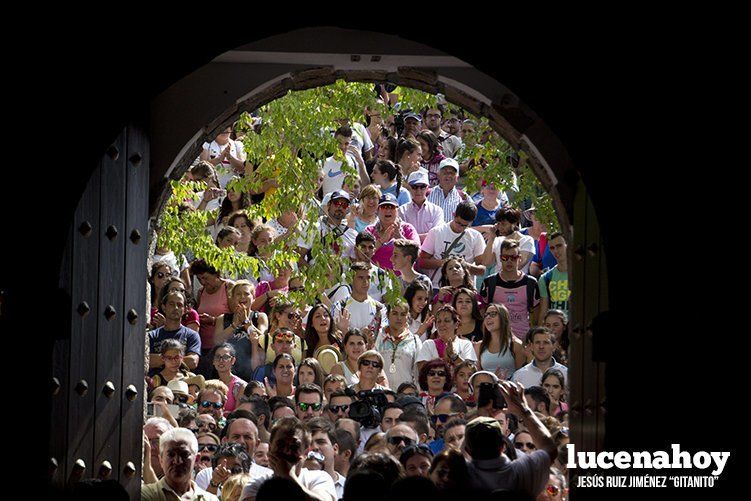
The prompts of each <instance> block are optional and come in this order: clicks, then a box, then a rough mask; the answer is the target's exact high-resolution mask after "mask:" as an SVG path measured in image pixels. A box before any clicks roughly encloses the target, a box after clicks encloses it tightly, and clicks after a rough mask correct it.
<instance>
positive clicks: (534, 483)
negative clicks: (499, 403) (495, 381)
mask: <svg viewBox="0 0 751 501" xmlns="http://www.w3.org/2000/svg"><path fill="white" fill-rule="evenodd" d="M500 388H501V394H502V396H503V398H504V400H505V401H506V404H507V405H508V411H509V412H510V413H512V414H513V415H515V416H516V417H517V419H518V420H519V422H520V423H521V424H522V425H523V426H524V427H525V428H526V429H527V432H528V433H529V434H530V436H531V437H532V441H533V442H534V443H535V444H537V446H538V449H537V450H536V451H534V452H532V453H531V454H521V455H519V456H517V458H516V459H515V460H514V461H511V460H510V459H509V458H508V456H507V455H506V454H505V448H506V443H505V441H504V435H503V430H502V429H501V425H500V423H499V422H498V421H497V420H495V419H493V418H490V417H478V418H475V419H473V420H472V421H470V422H469V424H467V427H466V430H465V436H464V441H465V446H466V449H467V452H468V453H469V454H470V455H471V456H472V462H471V463H470V464H469V465H468V467H469V473H470V487H472V488H475V489H478V490H481V491H484V492H490V491H494V490H496V489H508V490H513V491H520V492H523V493H524V494H526V495H527V496H529V497H530V498H534V497H535V496H537V495H538V494H539V493H541V492H542V491H543V490H544V489H545V487H546V486H547V484H548V473H549V469H550V465H551V464H552V462H553V461H554V460H555V458H556V457H557V456H558V449H557V448H556V445H555V441H554V440H553V438H552V437H551V436H550V432H549V431H548V430H547V428H545V426H544V425H543V424H542V423H541V422H540V420H539V419H538V418H537V416H536V415H535V413H534V412H532V409H530V408H529V406H528V405H527V402H526V400H525V399H524V387H523V386H521V385H518V384H516V383H512V382H509V381H502V382H501V383H500Z"/></svg>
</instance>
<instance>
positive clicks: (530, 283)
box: [526, 275, 550, 311]
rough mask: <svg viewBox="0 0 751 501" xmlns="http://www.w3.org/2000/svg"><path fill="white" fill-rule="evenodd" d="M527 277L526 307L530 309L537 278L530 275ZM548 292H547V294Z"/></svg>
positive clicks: (535, 290) (532, 303)
mask: <svg viewBox="0 0 751 501" xmlns="http://www.w3.org/2000/svg"><path fill="white" fill-rule="evenodd" d="M526 277H527V309H528V310H530V311H531V310H532V308H533V305H534V301H535V292H537V280H536V279H535V277H533V276H532V275H526ZM549 295H550V294H548V296H549Z"/></svg>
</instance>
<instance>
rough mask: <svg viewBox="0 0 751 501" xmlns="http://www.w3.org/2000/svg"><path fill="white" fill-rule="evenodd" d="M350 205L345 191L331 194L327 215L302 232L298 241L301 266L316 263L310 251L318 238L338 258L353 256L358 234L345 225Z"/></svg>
mask: <svg viewBox="0 0 751 501" xmlns="http://www.w3.org/2000/svg"><path fill="white" fill-rule="evenodd" d="M349 205H350V196H349V193H347V192H346V191H343V190H336V191H333V192H332V193H331V197H330V199H329V202H328V204H326V215H324V216H321V217H320V219H319V220H318V221H316V222H315V223H314V224H312V225H308V227H306V228H303V229H302V231H301V235H300V238H298V240H297V252H298V254H300V261H299V262H298V263H299V264H301V265H303V266H305V265H308V264H313V262H314V261H315V260H314V258H313V257H312V256H311V255H310V250H311V249H312V248H313V242H314V241H315V239H316V238H320V239H322V240H324V241H325V242H327V243H328V245H330V247H331V249H332V251H333V253H334V254H335V255H336V256H345V257H346V256H350V255H351V253H352V248H353V247H354V246H355V239H356V238H357V232H356V231H355V230H354V229H353V228H350V227H349V226H347V225H346V224H345V223H344V217H345V216H346V215H347V212H349Z"/></svg>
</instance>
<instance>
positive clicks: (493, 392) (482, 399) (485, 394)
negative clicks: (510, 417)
mask: <svg viewBox="0 0 751 501" xmlns="http://www.w3.org/2000/svg"><path fill="white" fill-rule="evenodd" d="M490 402H493V409H505V408H506V407H507V406H506V399H505V398H503V395H501V387H500V386H498V385H497V384H495V383H480V387H479V390H478V393H477V407H485V406H486V405H488V404H489V403H490Z"/></svg>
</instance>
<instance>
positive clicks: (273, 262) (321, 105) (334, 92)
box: [158, 80, 555, 303]
mask: <svg viewBox="0 0 751 501" xmlns="http://www.w3.org/2000/svg"><path fill="white" fill-rule="evenodd" d="M394 92H395V93H396V94H398V95H399V103H398V105H397V106H396V108H398V109H401V110H405V109H412V110H416V111H419V110H421V109H423V108H425V107H435V105H436V103H437V102H439V96H435V95H432V94H428V93H425V92H421V91H418V90H414V89H409V88H404V87H401V88H397V90H395V91H394ZM377 97H378V96H377V95H376V93H375V92H374V90H373V85H372V84H366V83H351V82H344V81H341V80H340V81H337V82H336V83H334V84H332V85H328V86H324V87H318V88H314V89H308V90H302V91H290V92H288V93H287V94H286V95H285V96H283V97H281V98H279V99H276V100H274V101H272V102H270V103H268V104H266V105H265V106H263V107H261V108H260V109H259V110H257V112H256V113H254V114H253V116H251V115H250V114H247V113H244V114H243V115H242V116H241V117H240V120H239V121H238V124H237V130H238V132H239V133H241V134H243V135H244V137H243V144H244V148H245V152H246V155H247V163H248V165H249V166H252V168H251V169H248V170H249V172H248V175H246V176H244V177H243V178H241V179H240V180H239V181H233V182H232V183H231V184H230V185H229V186H228V189H234V190H236V191H246V192H251V193H255V192H259V191H260V190H261V187H262V185H263V184H264V183H266V182H268V181H269V180H276V186H275V187H272V189H270V190H269V191H267V192H266V195H265V197H264V199H263V201H262V202H261V203H258V204H254V205H252V206H251V207H250V208H249V209H248V210H247V212H248V215H249V217H250V218H251V219H253V220H257V221H261V220H270V219H273V218H276V217H278V216H279V215H281V214H283V213H285V212H289V211H294V212H296V213H297V214H298V217H299V218H300V220H301V221H303V222H304V223H302V224H300V225H299V228H298V230H297V232H296V234H294V235H290V236H289V237H288V238H285V239H278V240H277V241H275V242H274V244H272V248H271V250H272V252H270V253H269V254H268V256H269V257H268V258H266V259H263V258H257V257H249V256H247V255H241V254H239V253H236V252H234V250H232V249H219V248H218V247H217V246H216V245H215V244H214V242H213V241H212V239H211V237H210V236H209V235H208V234H207V233H206V231H205V229H206V224H207V221H208V220H209V218H210V217H214V216H215V215H210V214H208V213H207V212H203V211H191V210H186V209H185V208H184V206H185V204H184V203H185V202H189V201H191V200H195V197H196V195H195V193H196V191H197V190H199V189H203V188H205V186H203V185H201V183H192V182H184V181H183V182H178V181H173V182H172V184H171V187H172V196H171V198H170V200H169V202H168V203H167V206H166V208H165V210H164V212H163V213H162V215H161V218H160V222H159V239H158V245H159V246H160V247H164V248H169V249H171V250H172V251H174V252H175V253H176V254H178V255H179V254H186V255H188V256H189V257H191V256H194V257H201V258H203V259H205V260H206V261H207V262H208V263H209V264H211V265H213V266H214V267H216V268H217V269H219V270H220V271H221V272H223V273H224V274H226V275H227V276H231V277H234V278H240V277H243V276H248V275H249V274H250V275H251V276H256V277H257V276H258V273H259V270H260V269H263V268H266V269H269V270H270V271H271V272H272V273H275V272H276V271H278V270H280V269H284V268H289V267H291V266H293V263H295V262H296V261H297V258H298V254H297V252H296V247H297V239H298V237H302V238H303V239H309V240H311V241H312V242H313V248H312V249H311V256H312V257H313V258H314V263H313V264H312V265H311V266H309V267H307V268H306V269H305V270H304V277H305V284H306V287H305V291H303V292H301V293H292V294H290V296H291V297H292V298H293V299H295V300H296V301H299V302H301V303H309V302H310V300H311V299H312V298H313V297H314V295H315V294H318V293H320V292H322V291H324V290H325V289H327V288H329V287H330V286H332V285H333V284H335V283H337V282H338V281H339V280H341V279H344V278H346V276H345V274H344V271H345V270H343V267H342V264H343V260H342V259H341V258H338V257H336V256H334V255H333V254H332V253H331V252H330V249H331V247H332V245H333V244H334V242H333V236H332V235H328V236H327V237H326V238H324V239H320V238H317V237H318V235H319V229H318V228H317V226H316V225H315V224H313V223H314V222H316V221H317V220H318V218H319V216H320V206H319V205H318V203H317V202H316V199H315V191H316V186H317V180H318V176H319V170H320V167H321V165H322V161H323V160H325V158H327V157H329V156H331V155H334V156H335V158H337V159H339V160H343V156H342V153H341V151H340V149H339V148H338V146H337V142H336V140H335V139H334V137H333V134H332V132H333V131H334V130H335V129H336V128H337V127H338V125H339V124H340V123H343V121H344V120H347V121H349V122H351V123H352V122H360V123H362V122H363V121H364V108H365V107H366V106H367V107H369V108H370V109H372V110H376V111H379V112H380V113H381V115H382V116H386V115H387V114H389V113H392V114H393V113H395V110H389V109H388V107H387V105H386V104H384V103H382V102H380V101H379V100H378V99H377ZM470 118H473V119H474V120H475V121H476V122H477V124H478V127H476V129H475V131H474V132H473V133H472V134H470V135H469V136H468V137H467V138H466V143H467V144H466V146H465V148H464V149H463V150H462V152H461V153H460V155H459V156H460V158H459V160H460V161H462V160H468V161H470V162H471V164H472V165H473V166H474V167H473V168H472V169H470V170H469V171H468V173H467V175H466V177H465V185H466V186H467V191H469V192H470V193H474V192H475V191H476V190H475V189H474V188H477V189H479V186H480V183H481V181H482V180H486V181H488V182H494V183H496V184H497V185H498V186H500V187H502V188H503V189H504V190H506V191H507V193H511V194H514V195H515V196H513V198H514V199H516V200H517V201H521V200H523V199H525V198H527V199H530V200H531V201H532V202H533V203H534V205H535V206H536V207H537V212H538V218H539V219H540V220H541V221H542V222H543V223H544V224H545V225H546V226H548V227H551V226H552V224H553V223H554V221H555V215H554V213H553V209H552V204H551V202H550V197H549V195H548V194H547V193H545V192H544V190H542V188H541V186H540V185H539V182H538V180H537V179H536V177H535V176H534V174H533V173H532V172H531V171H530V170H529V168H528V167H527V166H525V165H522V166H521V167H519V168H516V169H515V168H514V167H512V165H511V163H510V162H509V157H510V154H511V148H510V146H509V145H508V143H506V142H505V141H504V140H503V139H502V138H500V137H499V136H498V135H497V134H496V133H494V132H492V130H491V129H490V126H489V124H488V122H487V120H486V119H484V118H482V119H478V118H477V117H470ZM259 119H260V123H261V125H260V127H258V126H257V123H258V121H259ZM343 166H344V169H345V172H347V173H348V174H351V175H352V176H353V177H356V175H357V173H356V172H355V171H354V169H352V168H350V167H349V165H348V163H347V162H343ZM390 276H391V277H392V279H393V280H392V283H393V284H394V287H393V288H392V289H390V290H389V292H388V293H387V296H386V297H387V299H388V298H391V297H396V296H400V295H401V294H400V291H397V289H398V288H399V285H398V280H396V277H395V276H394V275H393V273H391V274H390Z"/></svg>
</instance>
